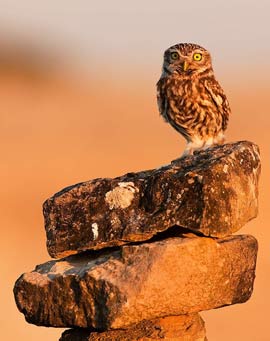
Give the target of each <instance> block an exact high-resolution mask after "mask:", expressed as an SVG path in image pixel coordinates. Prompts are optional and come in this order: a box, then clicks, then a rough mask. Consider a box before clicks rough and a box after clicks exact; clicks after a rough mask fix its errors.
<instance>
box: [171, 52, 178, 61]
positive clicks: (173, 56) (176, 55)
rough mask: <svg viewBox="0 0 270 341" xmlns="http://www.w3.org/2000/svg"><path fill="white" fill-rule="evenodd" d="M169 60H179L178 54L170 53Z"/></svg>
mask: <svg viewBox="0 0 270 341" xmlns="http://www.w3.org/2000/svg"><path fill="white" fill-rule="evenodd" d="M171 58H172V59H173V60H176V59H178V58H179V54H178V53H177V52H172V53H171Z"/></svg>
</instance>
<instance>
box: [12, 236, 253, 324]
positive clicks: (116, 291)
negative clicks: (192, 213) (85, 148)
mask: <svg viewBox="0 0 270 341" xmlns="http://www.w3.org/2000/svg"><path fill="white" fill-rule="evenodd" d="M256 256H257V241H256V239H255V238H254V237H252V236H249V235H239V236H230V237H227V238H223V239H212V238H204V237H203V238H202V237H194V238H184V237H173V238H166V239H164V240H159V241H155V242H150V243H143V244H139V245H126V246H123V247H120V248H117V249H114V250H106V251H105V250H104V251H99V252H98V251H92V252H89V253H84V254H78V255H75V256H70V257H67V258H64V259H60V260H53V261H50V262H47V263H45V264H42V265H39V266H37V267H36V269H35V270H34V271H32V272H29V273H25V274H24V275H22V276H21V277H20V278H19V279H18V280H17V282H16V284H15V288H14V293H15V299H16V303H17V306H18V308H19V310H20V311H21V312H22V313H24V315H25V318H26V320H27V321H28V322H30V323H34V324H36V325H42V326H52V327H66V328H68V327H71V328H74V327H83V328H94V329H98V330H109V329H122V328H127V327H128V326H130V325H133V324H136V323H139V322H140V321H142V320H152V319H155V318H159V317H164V316H172V315H177V316H178V315H185V314H191V313H197V312H199V311H202V310H208V309H213V308H218V307H222V306H224V305H230V304H235V303H243V302H245V301H247V300H248V299H249V297H250V295H251V293H252V289H253V281H254V278H255V267H256Z"/></svg>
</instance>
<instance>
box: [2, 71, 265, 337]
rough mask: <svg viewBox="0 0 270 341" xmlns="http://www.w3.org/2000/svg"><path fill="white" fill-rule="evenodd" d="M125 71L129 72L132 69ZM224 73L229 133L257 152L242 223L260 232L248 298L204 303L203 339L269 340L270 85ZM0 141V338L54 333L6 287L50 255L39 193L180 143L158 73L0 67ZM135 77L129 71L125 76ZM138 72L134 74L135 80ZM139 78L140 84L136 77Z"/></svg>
mask: <svg viewBox="0 0 270 341" xmlns="http://www.w3.org/2000/svg"><path fill="white" fill-rule="evenodd" d="M131 77H132V78H131ZM232 77H233V75H232V74H230V73H228V74H227V76H226V77H223V82H222V84H223V85H224V87H225V89H230V90H229V91H228V90H227V91H226V92H227V94H228V97H229V99H230V102H231V106H232V109H233V115H232V117H231V120H230V125H229V129H228V133H227V137H228V140H229V141H236V140H243V139H247V140H251V141H253V142H256V143H257V144H259V146H260V148H261V155H262V163H263V168H262V177H261V182H260V214H259V217H258V218H257V219H256V220H253V221H251V222H250V223H249V224H248V225H247V226H246V227H244V228H243V229H242V230H241V231H240V232H239V233H250V234H253V235H254V236H255V237H256V238H257V239H258V240H259V256H258V266H257V278H256V282H255V288H254V293H253V296H252V298H251V299H250V301H249V302H247V303H246V304H242V305H235V306H232V307H226V308H222V309H218V310H213V311H208V312H204V313H203V314H202V315H203V318H204V319H205V321H206V327H207V334H208V337H209V340H210V341H225V340H226V341H227V340H232V341H239V340H245V341H266V340H269V332H268V313H267V311H268V306H269V302H270V293H269V287H270V270H269V269H270V267H269V265H270V258H269V257H270V256H269V240H270V231H269V229H268V221H269V218H270V209H269V201H270V192H269V188H270V180H269V141H270V140H269V125H270V113H269V105H268V98H269V88H267V86H266V85H264V84H261V82H260V81H259V80H257V81H256V80H255V81H253V85H252V87H251V86H250V84H251V83H250V80H252V75H249V78H245V77H242V78H241V77H240V78H238V79H240V81H239V82H238V83H232V82H231V81H230V80H231V79H233V78H232ZM1 78H2V79H1V82H0V113H1V114H0V121H1V124H0V139H1V144H0V150H1V160H2V162H1V168H0V175H1V196H0V211H1V212H0V217H1V218H0V219H1V257H0V264H1V265H0V268H1V290H0V298H1V312H0V321H1V339H2V340H27V341H31V340H35V341H36V340H40V341H41V340H58V338H59V336H60V334H61V332H62V330H61V329H53V328H51V329H50V328H42V327H36V326H32V325H29V324H27V323H26V322H25V321H24V317H23V315H22V314H20V313H19V312H18V310H17V308H16V305H15V302H14V298H13V293H12V288H13V285H14V282H15V280H16V279H17V278H18V277H19V275H20V274H21V273H23V272H26V271H30V270H32V269H33V268H34V266H35V265H36V264H39V263H42V262H45V261H47V260H49V256H48V254H47V251H46V240H45V232H44V227H43V217H42V203H43V201H44V200H45V199H46V198H48V197H49V196H51V195H52V194H53V193H54V192H56V191H58V190H60V189H61V188H63V187H65V186H67V185H71V184H74V183H76V182H80V181H84V180H88V179H91V178H95V177H104V176H107V177H114V176H117V175H121V174H123V173H125V172H128V171H138V170H142V169H149V168H154V167H157V166H159V165H162V164H166V163H168V162H169V161H170V160H172V159H175V158H176V157H178V156H179V155H180V154H181V153H182V151H183V148H184V141H183V138H182V137H180V136H178V135H177V133H176V132H174V131H173V130H172V129H171V128H170V127H169V126H168V125H166V124H165V123H164V122H163V121H162V119H161V118H160V117H159V116H158V113H157V107H156V100H155V87H154V85H155V81H156V79H154V78H153V77H152V76H151V77H148V78H147V77H146V76H145V79H144V81H143V82H139V81H138V76H136V75H135V73H134V74H133V75H131V74H130V75H128V77H127V76H125V77H121V76H119V78H118V79H117V80H111V81H108V80H107V81H106V82H104V81H102V80H101V79H91V78H90V76H89V79H88V80H87V81H85V80H84V81H78V80H74V79H72V78H71V77H69V78H63V77H52V78H51V77H45V78H43V77H41V78H40V77H37V78H35V77H34V78H29V77H22V76H21V75H20V76H17V75H13V76H12V77H11V76H7V75H2V76H1ZM131 79H132V81H131ZM134 79H135V80H134ZM140 84H142V85H140Z"/></svg>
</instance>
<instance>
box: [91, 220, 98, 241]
mask: <svg viewBox="0 0 270 341" xmlns="http://www.w3.org/2000/svg"><path fill="white" fill-rule="evenodd" d="M92 232H93V236H94V240H96V239H97V237H98V224H97V223H93V224H92Z"/></svg>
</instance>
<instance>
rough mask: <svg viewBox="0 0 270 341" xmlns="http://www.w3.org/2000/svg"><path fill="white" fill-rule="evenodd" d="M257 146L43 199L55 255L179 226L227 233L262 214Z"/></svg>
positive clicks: (220, 149) (206, 154)
mask: <svg viewBox="0 0 270 341" xmlns="http://www.w3.org/2000/svg"><path fill="white" fill-rule="evenodd" d="M259 173H260V158H259V150H258V147H257V146H256V145H255V144H253V143H251V142H245V141H244V142H237V143H230V144H226V145H222V146H216V147H213V148H210V149H207V150H205V151H200V152H198V153H196V154H195V155H194V156H189V157H186V158H182V159H178V160H175V161H173V162H172V163H171V164H170V165H168V166H164V167H162V168H160V169H154V170H149V171H144V172H139V173H128V174H126V175H123V176H121V177H118V178H115V179H108V178H103V179H102V178H100V179H95V180H91V181H87V182H83V183H80V184H77V185H74V186H71V187H68V188H65V189H64V190H62V191H61V192H59V193H57V194H55V195H54V196H53V197H52V198H50V199H48V200H47V201H46V202H45V203H44V217H45V227H46V233H47V247H48V251H49V253H50V255H51V256H52V257H56V258H57V257H64V256H67V255H70V254H74V253H77V252H80V251H83V250H87V249H101V248H104V247H108V246H117V245H123V244H126V243H128V242H136V241H144V240H148V239H150V238H151V237H152V236H153V235H155V234H157V233H159V232H161V231H164V230H166V229H168V228H170V227H171V226H174V225H178V226H182V227H185V228H188V229H191V230H193V231H195V232H199V233H202V234H204V235H206V236H214V237H224V236H227V235H230V234H232V233H233V232H235V231H237V230H239V229H240V228H241V227H242V226H243V225H244V224H245V223H246V222H247V221H249V220H250V219H252V218H254V217H256V215H257V208H258V200H257V197H258V187H257V184H258V177H259Z"/></svg>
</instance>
